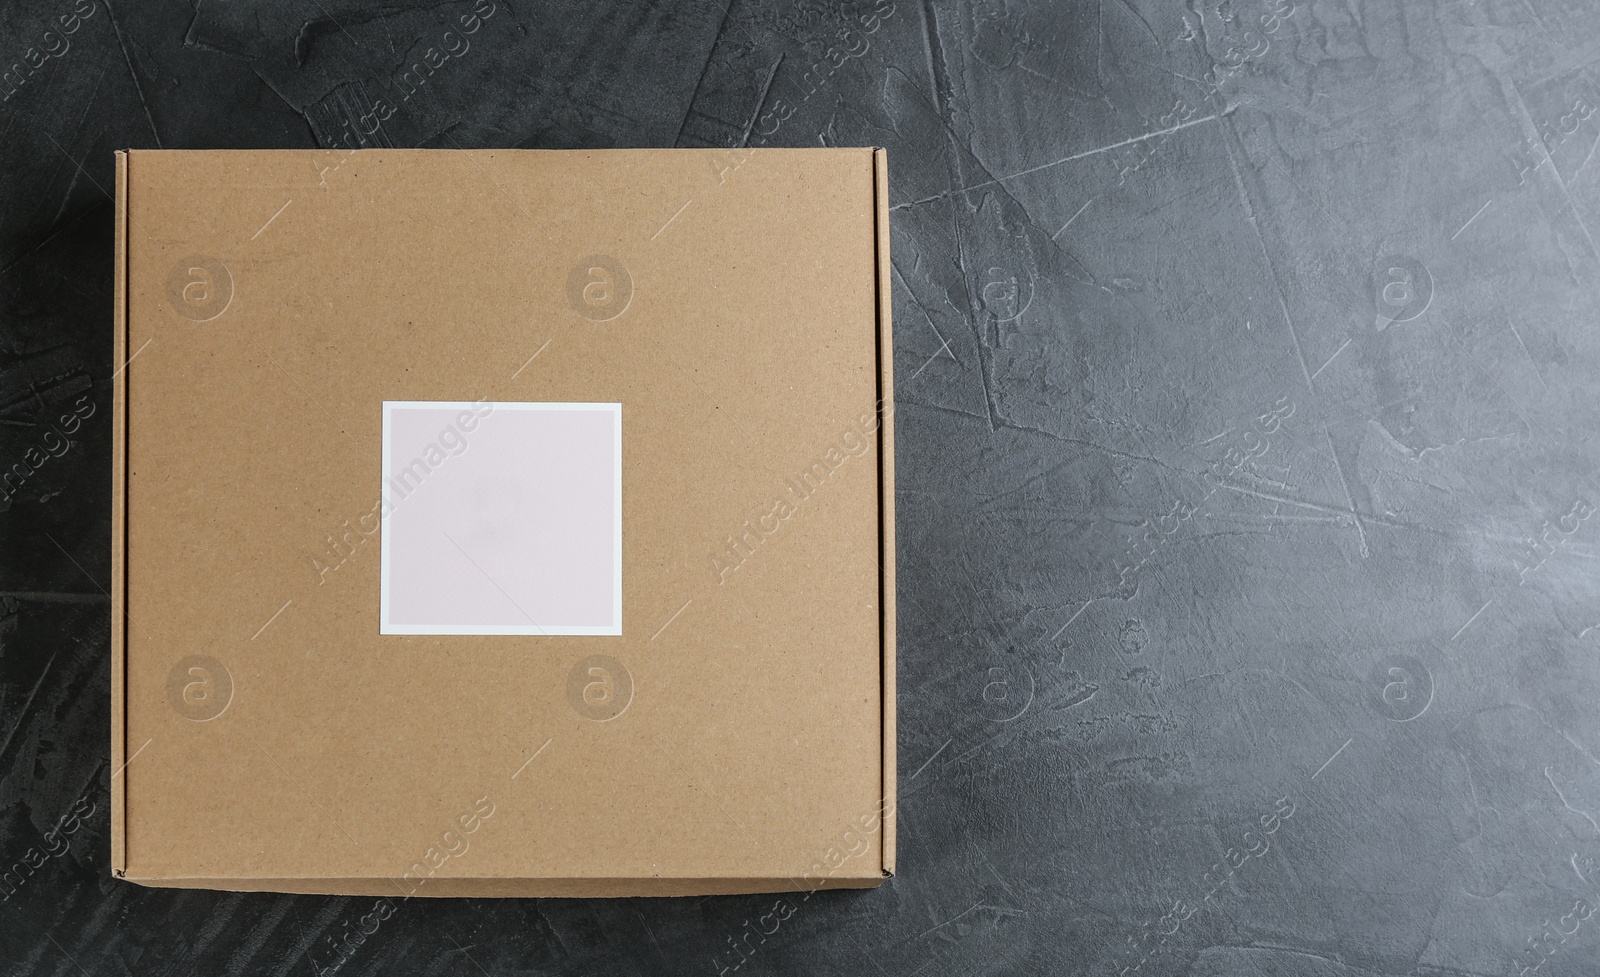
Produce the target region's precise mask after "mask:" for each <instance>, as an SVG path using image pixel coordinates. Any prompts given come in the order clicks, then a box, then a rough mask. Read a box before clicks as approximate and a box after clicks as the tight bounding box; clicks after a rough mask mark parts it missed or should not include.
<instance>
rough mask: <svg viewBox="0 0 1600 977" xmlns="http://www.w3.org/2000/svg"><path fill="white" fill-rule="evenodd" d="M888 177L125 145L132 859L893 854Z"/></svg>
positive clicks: (536, 158) (123, 398) (765, 153)
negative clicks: (141, 148)
mask: <svg viewBox="0 0 1600 977" xmlns="http://www.w3.org/2000/svg"><path fill="white" fill-rule="evenodd" d="M886 201H887V188H886V168H885V164H884V157H883V154H882V152H881V151H873V150H867V149H837V150H830V149H817V150H761V151H758V152H746V151H726V152H718V151H676V150H662V151H607V152H532V151H461V152H451V151H426V150H415V151H393V150H370V151H359V152H343V153H334V152H166V151H157V152H146V151H134V152H129V153H123V154H119V155H118V157H117V206H118V220H117V294H116V328H117V340H116V345H117V363H118V372H117V378H116V379H117V389H116V404H117V413H116V431H117V437H116V442H117V449H116V456H115V459H114V473H113V481H114V486H115V507H116V508H115V516H114V526H115V532H114V535H115V539H114V573H115V579H114V581H113V590H114V600H115V607H114V613H113V622H114V637H113V661H114V673H113V674H114V681H113V710H112V712H113V729H112V751H113V757H114V759H113V769H115V770H117V775H116V777H115V778H114V782H113V808H114V810H113V838H112V863H113V865H112V867H113V871H114V873H115V875H116V876H118V877H119V878H125V879H128V880H131V881H136V882H142V883H145V884H150V885H174V886H203V887H212V888H223V889H240V890H273V891H291V892H326V893H350V894H370V895H374V896H388V897H393V898H403V897H409V896H446V895H484V896H495V895H529V896H533V895H668V894H703V893H721V892H749V891H777V890H811V889H816V888H820V887H827V886H855V887H860V886H871V885H875V884H877V883H879V882H880V881H881V880H882V879H883V878H885V877H886V876H887V875H888V874H890V873H891V872H892V871H893V867H894V792H895V780H894V776H895V766H894V757H895V752H894V747H895V741H894V518H893V513H894V493H893V457H894V455H893V443H892V439H891V432H890V416H891V414H892V407H891V405H892V403H893V396H892V374H891V369H890V366H891V362H892V358H891V356H890V347H889V337H890V323H889V252H888V209H887V206H886Z"/></svg>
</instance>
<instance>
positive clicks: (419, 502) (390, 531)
mask: <svg viewBox="0 0 1600 977" xmlns="http://www.w3.org/2000/svg"><path fill="white" fill-rule="evenodd" d="M383 500H384V501H383V506H382V512H383V535H382V541H383V542H382V545H383V569H382V573H381V577H382V582H381V588H380V591H381V595H380V605H381V606H380V609H379V622H380V626H379V630H380V631H381V632H382V633H383V634H531V635H558V634H563V635H575V634H590V635H606V634H611V635H615V634H621V633H622V405H621V404H527V403H504V402H501V403H496V402H492V401H479V402H477V403H469V402H448V401H385V402H384V404H383Z"/></svg>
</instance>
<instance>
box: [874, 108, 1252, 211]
mask: <svg viewBox="0 0 1600 977" xmlns="http://www.w3.org/2000/svg"><path fill="white" fill-rule="evenodd" d="M1220 118H1222V116H1221V115H1220V114H1213V115H1208V116H1206V117H1205V118H1202V119H1190V120H1189V121H1188V122H1180V123H1179V124H1177V125H1175V126H1170V127H1168V128H1166V129H1160V130H1158V131H1156V132H1147V133H1145V134H1144V135H1142V136H1134V137H1133V138H1131V139H1124V140H1122V141H1120V142H1114V143H1112V144H1111V145H1109V146H1101V147H1099V148H1098V149H1088V150H1084V151H1083V152H1081V153H1073V154H1072V155H1070V156H1063V157H1061V158H1060V159H1057V160H1051V161H1050V162H1048V163H1040V164H1039V165H1038V166H1030V167H1028V168H1027V169H1025V170H1018V171H1017V172H1015V173H1008V174H1006V175H1005V176H997V177H995V178H994V179H992V180H985V181H983V182H982V183H974V184H972V185H971V186H967V187H957V188H956V189H954V190H946V191H944V192H943V193H936V194H934V195H933V196H931V197H923V198H921V199H919V200H908V201H906V202H905V203H903V204H896V205H894V206H893V207H891V208H889V209H890V210H905V209H906V208H908V207H916V206H919V205H921V204H931V203H937V202H938V201H940V200H947V199H949V198H950V197H955V196H959V195H961V194H964V193H971V192H972V191H974V190H982V189H985V188H987V187H992V186H996V185H998V184H1002V183H1006V182H1007V181H1010V180H1015V179H1017V178H1018V177H1024V176H1030V175H1032V174H1034V173H1038V172H1040V171H1042V170H1048V169H1050V168H1051V167H1053V166H1061V165H1062V164H1064V163H1073V162H1076V161H1078V160H1080V159H1088V158H1089V157H1091V156H1099V155H1100V154H1101V153H1109V152H1111V151H1113V150H1117V149H1123V148H1125V147H1127V146H1136V145H1138V144H1139V143H1142V142H1148V141H1150V140H1151V139H1159V138H1162V137H1164V136H1170V135H1172V134H1173V133H1175V132H1181V131H1183V130H1184V129H1191V128H1193V127H1195V126H1198V125H1204V124H1206V123H1207V122H1215V121H1217V120H1218V119H1220Z"/></svg>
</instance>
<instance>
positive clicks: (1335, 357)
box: [1311, 339, 1351, 380]
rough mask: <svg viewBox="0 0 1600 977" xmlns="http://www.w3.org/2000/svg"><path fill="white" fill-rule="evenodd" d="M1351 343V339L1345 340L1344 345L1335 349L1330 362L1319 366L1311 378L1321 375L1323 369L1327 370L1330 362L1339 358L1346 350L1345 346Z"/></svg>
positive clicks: (1329, 358)
mask: <svg viewBox="0 0 1600 977" xmlns="http://www.w3.org/2000/svg"><path fill="white" fill-rule="evenodd" d="M1350 343H1351V340H1348V339H1346V340H1345V341H1344V346H1340V347H1339V348H1338V349H1336V350H1334V351H1333V355H1332V356H1330V357H1328V362H1327V363H1324V364H1322V365H1321V366H1319V367H1317V372H1316V373H1313V374H1311V379H1313V380H1315V379H1316V378H1317V377H1319V376H1321V375H1322V371H1323V370H1326V369H1327V368H1328V366H1329V364H1331V363H1332V362H1333V361H1334V360H1336V359H1338V358H1339V354H1340V353H1343V352H1344V347H1345V346H1349V345H1350Z"/></svg>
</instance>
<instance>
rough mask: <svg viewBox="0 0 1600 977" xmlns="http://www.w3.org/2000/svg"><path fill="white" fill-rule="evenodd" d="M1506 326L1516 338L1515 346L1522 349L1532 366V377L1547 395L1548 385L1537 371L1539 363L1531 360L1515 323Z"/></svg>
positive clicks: (1531, 355) (1531, 357)
mask: <svg viewBox="0 0 1600 977" xmlns="http://www.w3.org/2000/svg"><path fill="white" fill-rule="evenodd" d="M1507 325H1509V326H1510V327H1511V335H1513V336H1515V337H1517V345H1518V346H1521V347H1522V353H1523V355H1524V356H1526V357H1527V358H1528V363H1529V364H1531V365H1532V366H1533V375H1534V376H1536V377H1538V378H1539V383H1540V385H1541V386H1543V387H1544V389H1545V392H1546V393H1548V392H1549V391H1550V384H1548V383H1545V380H1544V374H1543V373H1541V372H1540V371H1539V363H1538V361H1537V360H1535V359H1534V358H1533V354H1532V353H1531V352H1529V351H1528V344H1527V343H1525V342H1523V341H1522V333H1520V332H1518V331H1517V324H1516V323H1515V322H1511V323H1507Z"/></svg>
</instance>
